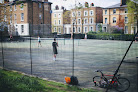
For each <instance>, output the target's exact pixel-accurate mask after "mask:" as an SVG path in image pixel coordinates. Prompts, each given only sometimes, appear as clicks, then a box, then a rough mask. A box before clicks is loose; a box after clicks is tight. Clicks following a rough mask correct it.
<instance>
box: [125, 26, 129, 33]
mask: <svg viewBox="0 0 138 92" xmlns="http://www.w3.org/2000/svg"><path fill="white" fill-rule="evenodd" d="M124 33H125V34H128V26H125V31H124Z"/></svg>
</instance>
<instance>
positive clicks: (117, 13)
mask: <svg viewBox="0 0 138 92" xmlns="http://www.w3.org/2000/svg"><path fill="white" fill-rule="evenodd" d="M128 17H129V16H128V9H127V5H126V0H121V2H120V3H119V4H115V5H112V6H109V7H106V8H103V32H109V31H110V28H111V27H113V26H116V27H119V28H121V29H123V30H124V34H135V33H136V30H137V26H136V23H132V24H130V23H129V21H128Z"/></svg>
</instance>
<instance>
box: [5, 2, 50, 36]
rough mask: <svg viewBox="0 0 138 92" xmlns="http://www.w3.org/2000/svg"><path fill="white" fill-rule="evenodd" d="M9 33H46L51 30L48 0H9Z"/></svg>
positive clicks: (18, 34) (23, 34)
mask: <svg viewBox="0 0 138 92" xmlns="http://www.w3.org/2000/svg"><path fill="white" fill-rule="evenodd" d="M7 4H8V7H9V11H10V12H11V13H10V15H9V16H6V17H5V18H6V19H8V21H9V28H8V30H9V33H10V34H12V35H17V36H29V35H46V34H48V33H50V32H51V13H50V10H51V4H52V3H50V2H48V0H34V1H33V0H32V1H29V0H11V1H10V2H8V3H7Z"/></svg>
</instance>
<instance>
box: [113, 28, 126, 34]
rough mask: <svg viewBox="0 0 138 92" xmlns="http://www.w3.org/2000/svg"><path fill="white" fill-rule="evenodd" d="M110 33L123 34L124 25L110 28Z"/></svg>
mask: <svg viewBox="0 0 138 92" xmlns="http://www.w3.org/2000/svg"><path fill="white" fill-rule="evenodd" d="M110 33H113V34H123V33H124V30H123V27H119V26H113V27H111V28H110Z"/></svg>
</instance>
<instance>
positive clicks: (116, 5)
mask: <svg viewBox="0 0 138 92" xmlns="http://www.w3.org/2000/svg"><path fill="white" fill-rule="evenodd" d="M123 7H127V5H120V3H118V4H115V5H112V6H108V7H105V8H103V9H113V8H123Z"/></svg>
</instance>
